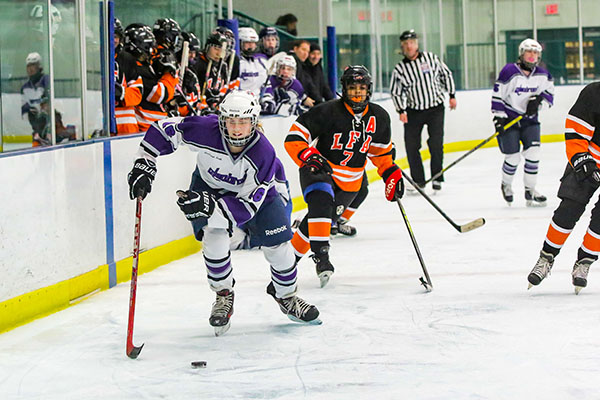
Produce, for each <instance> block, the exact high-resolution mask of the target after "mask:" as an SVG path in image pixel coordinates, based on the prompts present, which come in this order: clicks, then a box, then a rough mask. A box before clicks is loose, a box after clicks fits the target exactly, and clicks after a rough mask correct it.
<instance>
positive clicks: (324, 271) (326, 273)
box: [310, 254, 334, 287]
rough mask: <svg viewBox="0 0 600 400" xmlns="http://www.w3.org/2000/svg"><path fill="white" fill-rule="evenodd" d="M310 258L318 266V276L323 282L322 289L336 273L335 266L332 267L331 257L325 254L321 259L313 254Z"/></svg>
mask: <svg viewBox="0 0 600 400" xmlns="http://www.w3.org/2000/svg"><path fill="white" fill-rule="evenodd" d="M310 257H311V258H312V259H313V261H314V262H315V263H316V264H317V265H316V269H317V276H318V277H319V281H320V282H321V287H325V285H327V283H328V282H329V278H331V275H333V271H334V268H333V265H331V262H330V261H329V256H328V255H327V254H325V255H324V256H321V257H319V256H317V255H316V254H313V255H312V256H310Z"/></svg>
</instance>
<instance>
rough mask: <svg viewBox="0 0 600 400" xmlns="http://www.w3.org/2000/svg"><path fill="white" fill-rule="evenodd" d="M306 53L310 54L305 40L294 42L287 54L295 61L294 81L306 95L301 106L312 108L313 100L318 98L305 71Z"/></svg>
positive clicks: (308, 44)
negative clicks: (298, 82)
mask: <svg viewBox="0 0 600 400" xmlns="http://www.w3.org/2000/svg"><path fill="white" fill-rule="evenodd" d="M308 53H310V43H309V42H308V41H307V40H304V39H300V40H296V41H295V42H294V45H293V47H292V50H291V51H290V52H289V54H290V55H292V56H293V57H294V59H295V60H296V79H298V80H299V81H300V83H301V84H302V87H303V88H304V93H305V94H306V96H307V97H306V99H305V100H304V102H303V104H304V105H305V106H306V107H309V108H310V107H312V106H314V105H315V100H314V99H315V98H316V97H319V96H318V94H317V90H316V89H315V85H314V84H313V81H312V78H311V77H310V75H309V74H308V73H307V71H306V69H305V64H304V63H305V62H306V60H307V59H308Z"/></svg>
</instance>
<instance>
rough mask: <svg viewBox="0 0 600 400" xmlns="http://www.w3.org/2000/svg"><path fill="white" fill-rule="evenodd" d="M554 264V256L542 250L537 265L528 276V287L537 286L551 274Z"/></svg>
mask: <svg viewBox="0 0 600 400" xmlns="http://www.w3.org/2000/svg"><path fill="white" fill-rule="evenodd" d="M553 264H554V256H553V255H552V254H550V253H546V252H545V251H543V250H542V251H540V258H538V260H537V262H536V263H535V266H534V267H533V269H532V270H531V272H530V273H529V275H528V276H527V280H528V281H529V286H528V287H527V289H531V287H532V286H537V285H539V284H540V282H541V281H543V280H544V278H545V277H546V276H548V275H549V274H550V270H551V269H552V265H553Z"/></svg>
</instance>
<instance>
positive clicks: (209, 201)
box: [177, 190, 216, 221]
mask: <svg viewBox="0 0 600 400" xmlns="http://www.w3.org/2000/svg"><path fill="white" fill-rule="evenodd" d="M177 196H179V198H178V199H177V205H178V206H179V208H181V211H182V212H183V214H184V215H185V217H186V218H187V220H188V221H193V220H195V219H198V218H201V217H204V218H208V217H210V216H211V215H212V213H213V211H215V205H216V200H215V198H214V197H213V195H212V194H210V193H208V192H206V191H203V192H200V193H198V192H194V191H192V190H187V191H183V190H178V191H177Z"/></svg>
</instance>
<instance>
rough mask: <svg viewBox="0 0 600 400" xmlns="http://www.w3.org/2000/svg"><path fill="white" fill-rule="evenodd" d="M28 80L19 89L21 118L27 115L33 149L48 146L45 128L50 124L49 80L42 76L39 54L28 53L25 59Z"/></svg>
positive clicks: (44, 75) (46, 76)
mask: <svg viewBox="0 0 600 400" xmlns="http://www.w3.org/2000/svg"><path fill="white" fill-rule="evenodd" d="M25 66H26V68H27V76H28V77H29V80H28V81H27V82H25V84H24V85H23V86H22V87H21V116H22V117H24V116H25V114H27V119H28V120H29V123H30V124H31V129H32V136H33V147H37V146H41V145H49V144H50V141H49V138H47V134H48V129H47V126H48V124H49V123H50V118H49V115H48V92H49V90H50V78H49V77H48V75H46V74H44V72H43V71H44V69H43V68H42V57H41V56H40V54H39V53H35V52H34V53H29V55H28V56H27V58H26V59H25Z"/></svg>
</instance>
